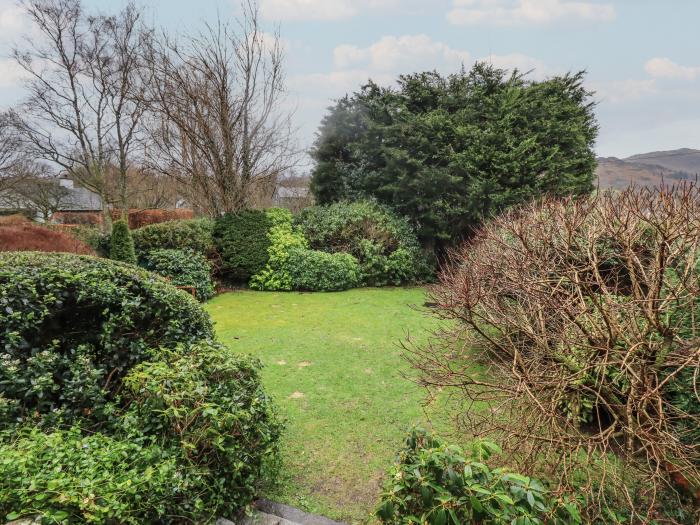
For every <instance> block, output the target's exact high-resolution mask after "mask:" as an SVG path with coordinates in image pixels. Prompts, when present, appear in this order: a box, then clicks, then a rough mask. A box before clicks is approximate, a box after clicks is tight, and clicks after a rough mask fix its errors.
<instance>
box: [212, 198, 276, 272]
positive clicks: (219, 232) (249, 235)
mask: <svg viewBox="0 0 700 525" xmlns="http://www.w3.org/2000/svg"><path fill="white" fill-rule="evenodd" d="M272 213H274V212H272ZM273 225H274V221H273V219H272V217H271V215H270V212H269V211H268V212H266V211H262V210H248V211H242V212H239V213H236V214H233V213H227V214H226V215H224V216H222V217H220V218H218V219H217V220H216V223H215V225H214V232H213V236H214V243H215V246H216V249H217V251H218V253H219V256H220V257H221V272H222V274H223V275H224V276H225V277H226V278H228V279H230V280H232V281H236V282H247V281H248V280H249V279H250V278H251V276H253V275H255V274H257V273H258V272H260V271H261V270H262V269H263V268H265V265H266V264H267V261H268V257H269V255H268V248H269V247H270V239H269V237H268V233H269V231H270V228H271V227H272V226H273Z"/></svg>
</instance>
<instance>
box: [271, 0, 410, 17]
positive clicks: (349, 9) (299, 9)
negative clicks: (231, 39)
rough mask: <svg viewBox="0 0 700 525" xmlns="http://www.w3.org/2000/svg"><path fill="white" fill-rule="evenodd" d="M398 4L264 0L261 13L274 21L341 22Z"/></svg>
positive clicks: (364, 0)
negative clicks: (372, 10)
mask: <svg viewBox="0 0 700 525" xmlns="http://www.w3.org/2000/svg"><path fill="white" fill-rule="evenodd" d="M397 3H398V0H262V1H261V3H260V12H261V13H262V15H263V16H264V17H265V18H268V19H273V20H341V19H345V18H351V17H353V16H356V15H358V14H360V13H361V12H362V11H365V10H367V9H377V8H385V7H392V6H395V5H397Z"/></svg>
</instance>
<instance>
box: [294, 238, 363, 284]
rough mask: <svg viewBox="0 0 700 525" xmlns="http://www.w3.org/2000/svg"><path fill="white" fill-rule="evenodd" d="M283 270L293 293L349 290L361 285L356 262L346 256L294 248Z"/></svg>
mask: <svg viewBox="0 0 700 525" xmlns="http://www.w3.org/2000/svg"><path fill="white" fill-rule="evenodd" d="M286 268H287V271H288V272H289V275H290V277H291V280H292V288H293V289H294V290H308V291H323V292H328V291H333V290H348V289H349V288H355V287H356V286H357V285H358V284H359V281H360V267H359V265H358V264H357V259H355V258H354V257H353V256H352V255H350V254H349V253H326V252H321V251H318V250H305V249H300V248H295V249H292V250H290V252H289V259H288V261H287V264H286Z"/></svg>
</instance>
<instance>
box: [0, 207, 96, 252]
mask: <svg viewBox="0 0 700 525" xmlns="http://www.w3.org/2000/svg"><path fill="white" fill-rule="evenodd" d="M13 251H18V252H26V251H37V252H66V253H77V254H82V255H95V252H94V250H93V249H92V248H90V247H89V246H88V245H87V244H85V243H83V242H81V241H79V240H78V239H76V238H75V237H73V236H72V235H70V234H68V233H64V232H60V231H55V230H51V229H49V228H45V227H43V226H39V225H38V224H35V223H32V222H31V221H29V220H28V219H25V218H23V217H17V216H12V217H7V218H3V219H2V220H0V252H13Z"/></svg>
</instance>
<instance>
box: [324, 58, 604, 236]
mask: <svg viewBox="0 0 700 525" xmlns="http://www.w3.org/2000/svg"><path fill="white" fill-rule="evenodd" d="M583 82H584V73H583V72H579V73H574V74H566V75H563V76H558V77H553V78H550V79H547V80H544V81H532V80H528V79H527V78H525V76H524V75H522V74H521V73H519V72H517V71H514V72H512V73H509V72H507V71H505V70H502V69H497V68H495V67H493V66H490V65H488V64H485V63H477V64H476V65H475V66H474V67H473V68H472V69H471V70H470V71H461V72H459V73H456V74H452V75H449V76H447V77H444V76H441V75H440V74H439V73H436V72H425V73H415V74H411V75H402V76H400V77H399V79H398V82H397V86H396V87H387V88H384V87H380V86H379V85H377V84H375V83H374V82H371V81H370V82H368V83H367V84H366V85H364V86H363V87H362V88H361V89H360V90H359V91H358V92H356V93H354V94H352V95H348V96H345V97H343V98H341V99H340V100H338V102H337V103H336V105H335V106H334V107H332V108H331V109H330V111H329V113H328V114H327V115H326V116H325V118H324V119H323V121H322V123H321V126H320V129H319V133H318V138H317V140H316V142H315V144H314V148H313V151H312V156H313V157H314V159H315V160H316V167H315V169H314V172H313V174H312V185H311V188H312V191H313V193H314V196H315V198H316V202H318V203H319V204H328V203H332V202H337V201H342V200H358V199H365V198H374V199H376V200H377V201H379V202H380V203H383V204H386V205H388V206H390V207H392V208H393V209H394V210H396V211H397V212H398V213H399V214H401V215H405V216H407V217H409V218H410V220H411V222H412V224H413V225H414V226H415V228H416V230H417V233H418V236H419V238H420V240H421V243H422V244H423V246H424V247H426V248H435V249H442V248H444V247H447V246H450V245H454V244H455V243H457V242H459V241H460V240H461V239H462V238H463V237H464V236H465V235H468V234H469V233H470V232H471V231H472V230H473V229H474V228H475V227H476V226H478V225H479V224H480V223H481V221H482V220H483V219H484V218H485V217H490V216H492V215H494V214H496V213H498V212H499V211H500V210H503V209H504V208H506V207H508V206H511V205H514V204H518V203H522V202H525V201H528V200H531V199H532V198H535V197H539V196H541V195H543V194H552V195H569V194H585V193H588V192H590V191H592V189H593V184H592V183H593V177H594V170H595V166H596V161H595V153H594V151H593V145H594V141H595V138H596V135H597V131H598V126H597V123H596V119H595V116H594V113H593V109H594V106H593V102H592V101H591V93H590V92H588V91H587V90H586V89H585V88H584V86H583Z"/></svg>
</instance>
